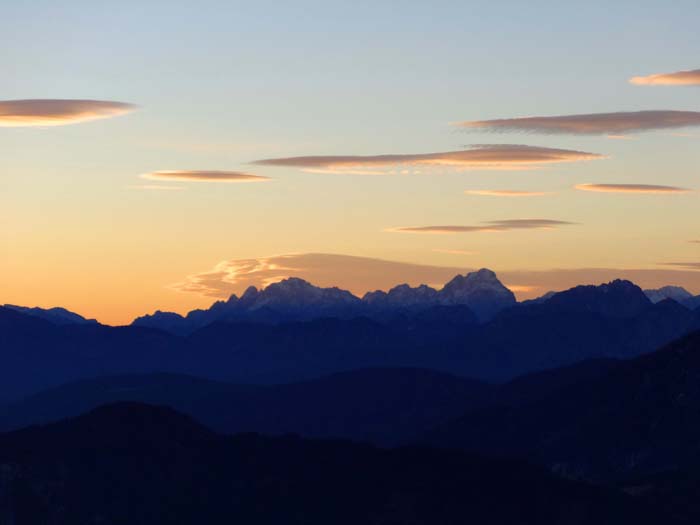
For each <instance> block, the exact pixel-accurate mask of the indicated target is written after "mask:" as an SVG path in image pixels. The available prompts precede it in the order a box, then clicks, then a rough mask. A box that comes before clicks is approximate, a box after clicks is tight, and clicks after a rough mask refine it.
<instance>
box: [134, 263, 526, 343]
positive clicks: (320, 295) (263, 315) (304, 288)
mask: <svg viewBox="0 0 700 525" xmlns="http://www.w3.org/2000/svg"><path fill="white" fill-rule="evenodd" d="M515 303H516V300H515V296H514V295H513V292H511V291H510V290H508V288H506V287H505V286H503V284H502V283H501V282H500V281H499V280H498V278H497V277H496V274H495V273H494V272H492V271H491V270H487V269H482V270H479V271H477V272H472V273H469V274H467V275H458V276H456V277H455V278H454V279H452V280H451V281H450V282H448V283H447V284H446V285H445V286H444V287H443V288H442V289H441V290H439V291H438V290H435V289H434V288H431V287H429V286H426V285H421V286H418V287H415V288H413V287H410V286H408V285H406V284H403V285H400V286H396V287H394V288H392V289H391V290H389V291H388V292H383V291H379V290H378V291H375V292H369V293H367V294H365V296H364V297H363V298H362V299H360V298H358V297H356V296H354V295H352V294H351V293H350V292H348V291H345V290H341V289H339V288H319V287H317V286H314V285H312V284H310V283H308V282H306V281H304V280H303V279H299V278H295V277H292V278H288V279H284V280H283V281H280V282H278V283H274V284H271V285H269V286H267V287H266V288H264V289H263V290H258V289H257V288H255V287H250V288H248V289H247V290H246V291H245V293H244V294H243V295H242V296H241V297H240V298H239V297H237V296H236V295H232V296H231V297H230V298H229V299H228V300H227V301H218V302H216V303H214V304H213V305H212V306H211V308H209V309H208V310H194V311H192V312H190V313H188V314H187V315H186V316H184V317H183V316H180V315H179V314H175V313H172V312H160V311H158V312H155V313H154V314H152V315H146V316H143V317H139V318H137V319H136V320H134V322H133V325H134V326H147V327H150V328H159V329H161V330H165V331H168V332H171V333H175V334H180V335H186V334H190V333H192V332H194V331H195V330H197V329H199V328H203V327H205V326H207V325H209V324H211V323H214V322H221V321H225V322H231V321H247V322H263V323H280V322H289V321H304V320H312V319H320V318H324V317H333V318H339V319H351V318H355V317H360V316H365V317H368V318H373V319H381V320H386V319H389V318H391V317H394V316H397V315H401V314H406V313H415V312H418V311H422V310H427V309H430V308H433V307H436V306H454V305H462V306H465V307H468V308H469V309H470V310H472V311H473V312H474V313H475V314H476V316H477V317H478V318H479V319H480V320H481V321H486V320H489V319H491V318H492V317H493V316H494V315H495V314H497V313H498V312H500V311H501V310H504V309H506V308H509V307H511V306H513V305H515Z"/></svg>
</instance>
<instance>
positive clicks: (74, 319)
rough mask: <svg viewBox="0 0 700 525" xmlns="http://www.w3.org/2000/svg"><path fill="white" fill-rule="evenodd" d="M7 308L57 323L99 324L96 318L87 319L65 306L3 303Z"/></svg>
mask: <svg viewBox="0 0 700 525" xmlns="http://www.w3.org/2000/svg"><path fill="white" fill-rule="evenodd" d="M3 306H4V307H5V308H9V309H11V310H16V311H17V312H21V313H24V314H27V315H31V316H33V317H38V318H40V319H44V320H46V321H49V322H50V323H53V324H55V325H67V324H91V325H96V324H98V323H97V321H96V320H95V319H86V318H85V317H83V316H82V315H79V314H76V313H75V312H71V311H70V310H66V309H65V308H61V307H55V308H39V307H33V308H29V307H26V306H16V305H14V304H6V305H3Z"/></svg>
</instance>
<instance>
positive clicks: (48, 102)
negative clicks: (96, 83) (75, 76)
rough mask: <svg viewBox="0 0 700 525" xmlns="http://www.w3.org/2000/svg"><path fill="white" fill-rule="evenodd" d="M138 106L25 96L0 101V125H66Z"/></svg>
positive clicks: (103, 101)
mask: <svg viewBox="0 0 700 525" xmlns="http://www.w3.org/2000/svg"><path fill="white" fill-rule="evenodd" d="M135 108H136V107H135V106H133V105H132V104H126V103H124V102H109V101H105V100H69V99H26V100H3V101H0V127H26V126H41V127H44V126H64V125H66V124H77V123H79V122H88V121H90V120H97V119H103V118H110V117H117V116H119V115H124V114H126V113H129V112H131V111H133V110H134V109H135Z"/></svg>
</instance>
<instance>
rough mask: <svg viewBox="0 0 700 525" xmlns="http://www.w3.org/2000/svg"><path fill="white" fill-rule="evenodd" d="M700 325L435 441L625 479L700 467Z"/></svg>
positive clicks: (478, 417) (465, 422) (470, 418)
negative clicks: (660, 346) (659, 347)
mask: <svg viewBox="0 0 700 525" xmlns="http://www.w3.org/2000/svg"><path fill="white" fill-rule="evenodd" d="M698 413H700V332H696V333H694V334H691V335H689V336H687V337H685V338H683V339H681V340H679V341H676V342H674V343H672V344H670V345H668V346H667V347H665V348H663V349H662V350H659V351H657V352H654V353H651V354H649V355H645V356H642V357H639V358H636V359H633V360H630V361H620V362H617V364H615V365H614V366H612V368H611V369H610V370H609V371H608V372H606V373H604V374H602V375H601V376H599V377H594V378H590V379H587V380H583V381H579V382H577V383H576V384H574V385H570V386H568V387H566V388H563V389H560V390H558V391H556V392H554V393H550V394H547V395H545V396H543V397H541V398H540V399H538V400H536V401H534V402H532V403H528V404H525V405H519V406H517V407H513V406H502V407H490V408H485V409H482V410H476V411H472V412H469V413H467V414H465V415H464V416H463V417H461V418H459V419H457V420H455V421H453V422H451V423H448V424H446V425H443V426H441V427H440V428H439V429H438V430H436V431H434V432H433V433H432V435H431V436H430V438H429V440H430V441H431V442H432V443H435V444H440V445H443V446H449V447H455V448H461V449H464V450H469V451H471V452H479V453H482V454H487V455H492V456H505V457H522V458H527V459H528V460H530V461H535V462H538V463H542V464H545V465H547V466H548V467H550V468H551V469H553V470H555V471H557V472H559V473H562V474H566V475H567V476H570V477H576V478H583V479H592V480H598V481H606V482H612V481H623V480H626V479H629V478H633V477H637V476H647V477H649V476H653V475H659V474H663V473H665V472H673V471H684V470H686V469H689V468H691V469H692V468H697V467H700V448H699V447H698V443H700V422H699V421H698V418H697V414H698Z"/></svg>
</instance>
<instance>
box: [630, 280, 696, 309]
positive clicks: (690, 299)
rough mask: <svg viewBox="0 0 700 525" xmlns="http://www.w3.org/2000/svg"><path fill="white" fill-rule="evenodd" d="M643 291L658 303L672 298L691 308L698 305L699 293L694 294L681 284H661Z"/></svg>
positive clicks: (652, 300)
mask: <svg viewBox="0 0 700 525" xmlns="http://www.w3.org/2000/svg"><path fill="white" fill-rule="evenodd" d="M644 293H645V294H646V296H647V297H648V298H649V300H650V301H651V302H653V303H659V302H661V301H663V300H664V299H673V300H674V301H676V302H677V303H679V304H682V305H683V306H685V307H687V308H690V309H691V310H695V309H696V308H698V307H700V295H696V296H694V295H693V294H691V293H690V292H689V291H688V290H686V289H685V288H683V287H681V286H663V287H661V288H657V289H655V290H644Z"/></svg>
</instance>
